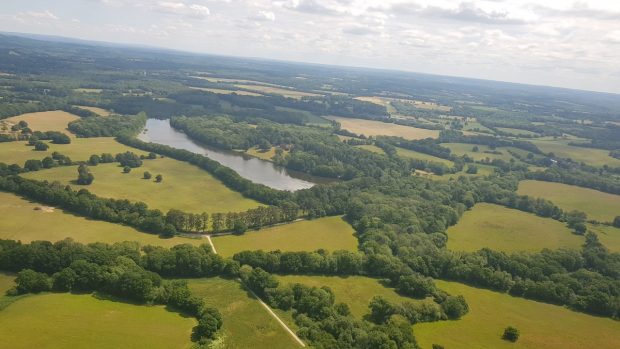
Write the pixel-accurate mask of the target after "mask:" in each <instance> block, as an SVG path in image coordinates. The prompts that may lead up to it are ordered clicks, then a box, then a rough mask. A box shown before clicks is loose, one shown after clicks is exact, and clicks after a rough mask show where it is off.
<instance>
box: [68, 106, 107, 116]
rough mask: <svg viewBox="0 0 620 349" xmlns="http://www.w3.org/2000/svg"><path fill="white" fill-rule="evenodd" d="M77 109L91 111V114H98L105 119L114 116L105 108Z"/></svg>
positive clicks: (85, 107)
mask: <svg viewBox="0 0 620 349" xmlns="http://www.w3.org/2000/svg"><path fill="white" fill-rule="evenodd" d="M77 107H78V108H80V109H85V110H88V111H91V112H93V113H95V114H97V115H99V116H103V117H106V116H110V115H112V114H113V113H112V112H111V111H109V110H105V109H103V108H97V107H87V106H83V105H78V106H77Z"/></svg>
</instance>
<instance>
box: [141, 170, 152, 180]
mask: <svg viewBox="0 0 620 349" xmlns="http://www.w3.org/2000/svg"><path fill="white" fill-rule="evenodd" d="M151 177H153V175H152V174H151V172H149V171H144V174H143V175H142V178H144V179H151Z"/></svg>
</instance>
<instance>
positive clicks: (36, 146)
mask: <svg viewBox="0 0 620 349" xmlns="http://www.w3.org/2000/svg"><path fill="white" fill-rule="evenodd" d="M49 147H50V146H49V145H47V143H43V142H41V141H37V142H36V143H35V144H34V150H36V151H46V150H47V149H49Z"/></svg>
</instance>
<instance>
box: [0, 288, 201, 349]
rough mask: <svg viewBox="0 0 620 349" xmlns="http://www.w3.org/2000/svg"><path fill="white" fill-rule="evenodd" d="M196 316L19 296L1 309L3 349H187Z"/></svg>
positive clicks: (68, 297)
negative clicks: (4, 348)
mask: <svg viewBox="0 0 620 349" xmlns="http://www.w3.org/2000/svg"><path fill="white" fill-rule="evenodd" d="M195 325H196V321H195V319H193V318H191V317H185V316H182V315H180V314H178V313H173V312H169V311H167V310H166V309H165V308H164V307H162V306H143V305H132V304H128V303H122V302H116V301H112V300H103V299H97V298H95V297H94V296H93V295H87V294H81V295H75V294H69V293H56V294H54V293H52V294H42V295H34V296H29V297H25V298H22V299H20V300H18V301H16V302H14V303H12V304H11V305H9V306H8V307H6V308H5V309H3V310H2V311H0V338H1V340H2V343H3V344H2V345H3V346H5V347H6V348H12V349H19V348H24V349H26V348H28V349H30V348H49V349H54V348H59V349H60V348H63V349H64V348H102V349H103V348H105V349H109V348H128V349H129V348H154V349H157V348H162V349H163V348H166V349H168V348H190V347H191V346H192V342H191V341H190V335H191V332H192V328H193V327H194V326H195Z"/></svg>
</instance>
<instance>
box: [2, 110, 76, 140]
mask: <svg viewBox="0 0 620 349" xmlns="http://www.w3.org/2000/svg"><path fill="white" fill-rule="evenodd" d="M77 119H79V117H78V116H77V115H73V114H69V113H67V112H65V111H62V110H56V111H44V112H39V113H28V114H22V115H18V116H13V117H10V118H7V119H5V120H6V121H8V122H10V123H13V124H16V123H18V122H20V121H22V120H23V121H26V122H27V123H28V127H29V128H30V129H32V130H33V131H59V132H64V133H66V134H68V135H72V134H71V133H70V132H69V131H67V125H69V123H70V122H71V121H75V120H77Z"/></svg>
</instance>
